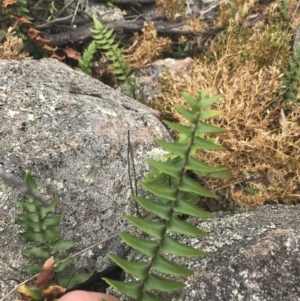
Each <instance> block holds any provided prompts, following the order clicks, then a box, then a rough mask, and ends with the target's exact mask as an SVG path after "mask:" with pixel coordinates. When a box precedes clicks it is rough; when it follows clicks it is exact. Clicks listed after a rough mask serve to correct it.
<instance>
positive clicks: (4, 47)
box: [0, 30, 31, 61]
mask: <svg viewBox="0 0 300 301" xmlns="http://www.w3.org/2000/svg"><path fill="white" fill-rule="evenodd" d="M22 48H23V40H22V38H19V37H16V36H14V32H12V31H10V30H8V33H7V35H6V40H5V42H4V43H3V44H0V58H1V59H3V60H18V61H20V60H25V59H31V58H30V57H29V54H28V53H26V52H23V53H21V50H22Z"/></svg>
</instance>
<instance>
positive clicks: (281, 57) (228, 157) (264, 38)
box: [153, 7, 300, 207]
mask: <svg viewBox="0 0 300 301" xmlns="http://www.w3.org/2000/svg"><path fill="white" fill-rule="evenodd" d="M272 10H273V11H272V14H273V15H272V14H270V15H271V16H272V18H274V16H275V17H278V16H276V15H275V14H276V11H275V10H274V7H273V8H272ZM229 24H230V22H229ZM280 26H281V25H280V24H279V23H275V22H274V23H273V22H270V19H269V20H268V19H266V21H265V22H263V23H260V24H259V25H258V26H254V27H253V28H251V29H249V28H248V27H246V26H244V27H243V28H239V31H237V30H235V29H234V28H233V30H231V31H230V32H229V33H227V34H225V35H224V36H222V37H220V38H219V39H218V40H215V41H214V42H213V43H212V44H211V45H210V46H209V49H208V51H207V54H206V57H203V58H200V59H198V60H195V61H194V64H193V68H192V70H191V72H190V73H189V74H187V75H186V76H185V77H183V78H174V77H172V76H171V75H170V73H168V72H167V71H165V72H164V73H163V74H162V75H161V77H160V90H161V94H160V96H159V97H158V98H157V99H156V100H154V102H153V106H154V107H155V108H156V109H160V110H161V112H162V113H163V112H167V115H168V117H169V115H170V113H171V114H172V119H173V120H177V121H180V122H183V123H184V122H185V121H184V120H181V117H180V116H179V115H178V114H177V113H176V111H175V110H173V109H172V104H173V103H178V104H180V105H184V100H183V98H182V96H181V93H182V92H187V93H188V94H190V95H195V94H196V93H197V92H198V91H199V90H203V89H205V90H207V91H208V94H209V95H216V94H220V95H221V96H222V97H221V99H220V100H219V102H217V104H216V105H215V107H214V108H215V109H219V110H221V111H222V112H223V113H222V115H220V116H219V117H218V118H216V119H214V120H213V123H214V124H216V125H218V126H222V127H224V128H226V129H227V133H226V134H222V135H219V136H217V138H218V141H219V143H220V144H222V145H224V146H226V147H227V149H228V151H226V152H205V153H198V154H197V156H198V157H199V158H200V159H201V160H203V161H205V162H208V163H210V164H211V165H227V166H228V167H229V168H230V169H231V176H230V177H229V178H227V179H225V180H224V179H222V180H215V179H214V180H205V185H206V186H207V187H209V189H211V190H213V191H216V192H218V193H219V194H220V195H222V196H223V197H225V198H227V199H231V200H234V201H235V202H237V203H239V204H240V205H242V206H244V207H251V206H259V205H263V204H264V203H266V202H269V201H273V202H278V201H282V202H284V203H287V204H290V203H293V202H295V201H296V200H299V199H300V105H299V104H282V102H281V98H280V96H279V95H278V90H279V88H280V87H281V86H282V83H281V80H280V77H281V76H282V74H281V71H280V70H282V69H281V68H282V67H283V66H286V63H287V61H288V56H289V55H290V52H289V48H290V47H289V39H290V37H289V36H288V35H286V34H285V35H283V34H282V30H281V31H280V30H279V29H280ZM279 46H280V47H279ZM274 58H276V60H274ZM169 119H170V118H169ZM245 187H251V188H254V189H257V193H256V194H247V193H246V192H244V190H243V189H244V188H245Z"/></svg>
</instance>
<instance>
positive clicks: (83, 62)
mask: <svg viewBox="0 0 300 301" xmlns="http://www.w3.org/2000/svg"><path fill="white" fill-rule="evenodd" d="M96 51H97V44H96V42H95V41H92V42H91V43H90V45H89V46H88V47H87V49H85V51H84V52H83V56H82V58H81V59H79V61H78V63H79V68H78V69H79V70H82V71H83V72H84V73H86V74H89V75H90V74H91V72H92V70H91V68H92V64H93V58H94V54H95V53H96Z"/></svg>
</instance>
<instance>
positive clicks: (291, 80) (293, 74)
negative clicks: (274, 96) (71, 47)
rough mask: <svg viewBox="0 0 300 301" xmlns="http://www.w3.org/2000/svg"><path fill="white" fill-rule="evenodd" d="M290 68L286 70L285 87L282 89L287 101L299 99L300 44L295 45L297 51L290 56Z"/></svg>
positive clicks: (283, 81)
mask: <svg viewBox="0 0 300 301" xmlns="http://www.w3.org/2000/svg"><path fill="white" fill-rule="evenodd" d="M289 65H290V70H291V71H287V70H284V71H283V72H284V74H285V76H284V77H282V79H281V80H282V83H283V85H284V88H283V89H281V91H282V93H283V97H284V101H285V102H295V101H299V99H298V94H299V90H300V46H299V45H295V53H294V55H293V56H290V57H289Z"/></svg>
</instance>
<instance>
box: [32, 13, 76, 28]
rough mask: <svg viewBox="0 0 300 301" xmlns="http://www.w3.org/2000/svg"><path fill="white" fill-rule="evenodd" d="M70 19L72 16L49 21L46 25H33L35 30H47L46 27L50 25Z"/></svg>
mask: <svg viewBox="0 0 300 301" xmlns="http://www.w3.org/2000/svg"><path fill="white" fill-rule="evenodd" d="M72 18H73V16H72V15H70V16H67V17H63V18H56V19H54V20H52V21H49V22H48V23H45V24H41V25H35V28H37V29H42V28H47V27H49V26H50V25H52V24H55V23H59V22H63V21H68V20H70V19H72Z"/></svg>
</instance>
